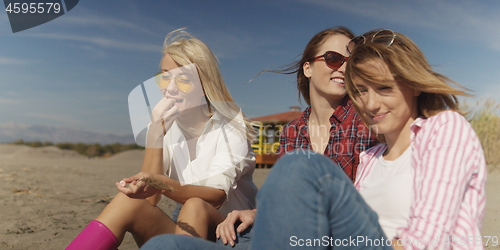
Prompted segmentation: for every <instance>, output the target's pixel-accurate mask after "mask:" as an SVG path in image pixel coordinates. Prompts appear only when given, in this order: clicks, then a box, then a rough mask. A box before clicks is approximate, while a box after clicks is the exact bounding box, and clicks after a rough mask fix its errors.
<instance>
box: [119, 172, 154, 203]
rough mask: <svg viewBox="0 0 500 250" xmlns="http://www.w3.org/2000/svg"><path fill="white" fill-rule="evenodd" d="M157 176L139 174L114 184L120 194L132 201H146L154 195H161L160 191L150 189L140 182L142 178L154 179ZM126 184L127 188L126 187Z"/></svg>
mask: <svg viewBox="0 0 500 250" xmlns="http://www.w3.org/2000/svg"><path fill="white" fill-rule="evenodd" d="M157 176H158V175H157V174H152V173H144V172H140V173H138V174H136V175H134V176H131V177H128V178H124V179H123V180H122V181H120V182H117V183H116V187H117V188H118V190H120V192H122V193H124V194H125V195H127V196H128V197H130V198H134V199H146V198H148V197H151V196H153V195H155V194H158V193H161V190H159V189H157V188H154V187H150V186H148V185H146V183H144V181H140V180H141V179H143V178H153V179H158V178H156V177H157ZM127 184H128V187H127Z"/></svg>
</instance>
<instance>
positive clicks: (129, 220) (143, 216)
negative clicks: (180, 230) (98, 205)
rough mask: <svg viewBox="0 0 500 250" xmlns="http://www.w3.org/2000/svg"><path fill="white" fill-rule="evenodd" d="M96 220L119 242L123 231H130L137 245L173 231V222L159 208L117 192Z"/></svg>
mask: <svg viewBox="0 0 500 250" xmlns="http://www.w3.org/2000/svg"><path fill="white" fill-rule="evenodd" d="M96 220H98V221H100V222H102V223H103V224H104V225H106V226H107V227H108V228H109V229H110V230H111V231H112V232H113V234H114V235H115V237H116V239H117V241H118V243H119V244H121V242H122V241H123V237H124V236H125V233H126V232H127V231H129V232H131V233H132V235H133V236H134V239H135V241H136V243H137V245H138V246H139V247H140V246H142V245H143V244H144V243H145V242H146V241H147V240H149V239H150V238H152V237H153V236H156V235H159V234H165V233H174V231H175V223H174V222H173V221H172V219H170V217H168V215H166V214H165V213H164V212H163V211H162V210H161V209H160V208H158V207H156V206H153V205H152V204H151V203H150V202H148V201H147V200H145V199H132V198H129V197H128V196H126V195H124V194H123V193H118V194H117V195H116V196H115V197H114V198H113V200H112V201H111V203H109V204H108V205H107V206H106V208H104V210H103V211H102V212H101V214H99V216H97V218H96Z"/></svg>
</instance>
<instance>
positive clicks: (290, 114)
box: [250, 106, 302, 168]
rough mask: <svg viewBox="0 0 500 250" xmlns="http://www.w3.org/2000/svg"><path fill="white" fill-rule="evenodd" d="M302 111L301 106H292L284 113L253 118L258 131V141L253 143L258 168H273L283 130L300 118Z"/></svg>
mask: <svg viewBox="0 0 500 250" xmlns="http://www.w3.org/2000/svg"><path fill="white" fill-rule="evenodd" d="M301 116H302V111H301V109H300V107H299V106H292V107H290V110H289V111H287V112H283V113H278V114H272V115H266V116H260V117H255V118H251V119H250V120H251V121H253V122H254V124H255V127H256V130H257V131H258V136H257V140H256V141H254V142H253V144H252V148H253V150H254V152H255V157H256V161H257V162H256V163H257V166H256V167H257V168H268V167H271V166H272V165H273V164H274V162H276V160H277V159H278V156H277V155H276V149H278V145H279V140H280V133H281V128H282V127H283V126H284V125H285V124H287V123H288V122H290V121H292V120H295V119H297V118H300V117H301Z"/></svg>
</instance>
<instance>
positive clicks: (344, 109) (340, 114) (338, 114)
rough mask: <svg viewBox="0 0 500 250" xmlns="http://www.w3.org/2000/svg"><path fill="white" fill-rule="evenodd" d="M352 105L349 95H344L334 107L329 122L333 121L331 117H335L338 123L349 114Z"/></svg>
mask: <svg viewBox="0 0 500 250" xmlns="http://www.w3.org/2000/svg"><path fill="white" fill-rule="evenodd" d="M351 107H352V101H351V99H350V98H349V96H347V95H346V96H345V97H344V99H342V101H341V102H340V104H339V106H338V107H337V108H335V111H333V114H332V116H331V117H330V123H333V120H332V119H336V120H337V121H338V122H339V123H342V122H343V121H344V120H345V119H346V118H347V115H348V114H349V109H351Z"/></svg>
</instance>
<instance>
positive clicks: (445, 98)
mask: <svg viewBox="0 0 500 250" xmlns="http://www.w3.org/2000/svg"><path fill="white" fill-rule="evenodd" d="M376 32H377V31H370V32H367V33H365V34H364V35H363V36H364V37H365V39H366V42H365V43H364V44H360V45H357V46H356V47H355V48H354V50H353V51H352V54H351V56H350V57H349V60H348V61H347V65H346V71H345V86H346V89H347V93H348V94H349V97H350V98H351V100H352V102H353V103H354V106H355V109H356V112H358V113H360V111H361V110H359V103H357V102H356V93H358V89H357V88H356V86H355V85H354V83H353V79H362V80H364V81H367V82H371V83H374V84H378V85H382V86H385V85H387V84H386V83H384V82H383V81H380V80H377V76H375V75H373V73H370V71H368V70H365V69H363V67H360V65H361V64H363V63H365V62H367V61H369V60H373V59H381V60H382V61H384V62H385V63H386V64H387V66H388V67H389V70H390V72H391V73H392V75H393V77H394V79H395V80H396V81H397V82H399V83H401V84H403V85H406V86H407V87H409V88H411V89H413V90H417V91H420V92H421V94H420V95H419V96H418V97H417V109H418V114H419V116H424V117H426V118H428V117H431V116H433V115H436V114H438V113H439V112H442V111H444V110H454V111H457V112H459V113H461V114H465V112H464V111H462V110H460V108H459V102H458V99H457V97H456V96H457V95H462V96H470V94H468V93H467V91H468V90H467V89H466V88H464V87H463V86H461V85H460V84H458V83H456V82H455V81H453V80H451V79H449V78H448V77H446V76H444V75H441V74H439V73H437V72H435V71H433V70H432V68H431V66H430V65H429V63H428V62H427V59H426V58H425V56H424V54H423V53H422V51H420V49H419V48H418V46H417V45H416V44H415V43H414V42H413V41H412V40H411V39H409V38H408V37H406V36H405V35H402V34H400V33H396V32H394V34H395V37H394V41H393V43H392V44H391V45H389V46H387V44H380V43H376V42H371V39H372V37H373V35H374V34H375V33H376ZM450 83H451V84H453V85H455V86H456V87H453V86H451V85H450ZM361 117H362V120H363V122H364V123H365V124H366V125H367V126H369V124H368V123H367V121H366V120H365V119H364V118H363V116H361ZM379 139H381V138H379ZM382 139H383V138H382Z"/></svg>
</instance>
